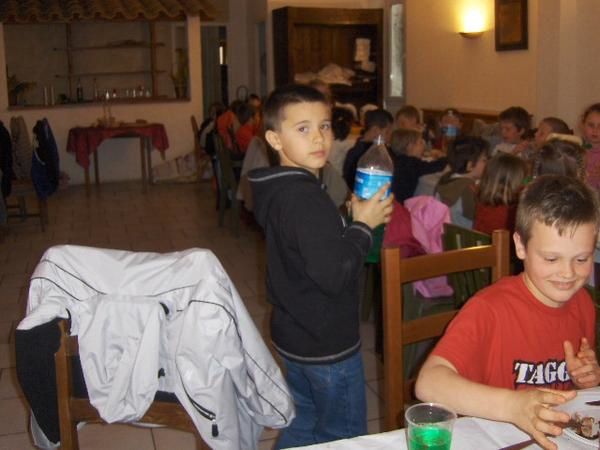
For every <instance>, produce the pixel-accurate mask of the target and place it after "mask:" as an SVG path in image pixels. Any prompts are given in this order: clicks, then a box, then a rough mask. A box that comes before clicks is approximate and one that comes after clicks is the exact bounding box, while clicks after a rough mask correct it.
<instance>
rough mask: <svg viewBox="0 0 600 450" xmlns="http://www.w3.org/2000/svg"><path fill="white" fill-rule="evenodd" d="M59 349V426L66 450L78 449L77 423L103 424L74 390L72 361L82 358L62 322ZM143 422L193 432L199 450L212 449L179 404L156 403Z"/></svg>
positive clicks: (152, 405)
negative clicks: (77, 357) (74, 358)
mask: <svg viewBox="0 0 600 450" xmlns="http://www.w3.org/2000/svg"><path fill="white" fill-rule="evenodd" d="M59 328H60V347H59V349H58V351H57V352H56V354H55V355H54V360H55V363H56V388H57V389H56V390H57V401H58V416H59V422H60V423H59V425H60V444H61V447H60V448H61V449H63V450H78V449H79V441H78V436H77V423H78V422H102V419H101V418H100V415H99V414H98V411H97V410H96V408H94V407H93V406H92V404H91V403H90V401H89V399H87V398H79V397H75V395H74V389H73V373H72V358H73V357H76V356H78V355H79V345H78V341H77V337H75V336H69V334H68V329H69V325H68V322H67V321H65V320H63V321H61V322H59ZM140 422H142V423H154V424H158V425H164V426H167V427H169V428H175V429H178V430H182V431H188V432H191V433H194V434H195V436H196V448H197V449H198V450H209V449H210V447H209V446H208V445H206V443H205V442H204V441H203V440H202V438H201V437H200V434H199V433H198V431H197V429H196V427H195V425H194V422H193V421H192V419H191V418H190V416H189V415H188V413H187V412H186V410H185V409H184V408H183V406H181V404H180V403H179V402H176V401H175V402H170V401H169V402H167V401H156V400H155V401H154V402H153V403H152V404H151V405H150V408H148V411H147V412H146V414H145V415H144V416H143V417H142V418H141V419H140Z"/></svg>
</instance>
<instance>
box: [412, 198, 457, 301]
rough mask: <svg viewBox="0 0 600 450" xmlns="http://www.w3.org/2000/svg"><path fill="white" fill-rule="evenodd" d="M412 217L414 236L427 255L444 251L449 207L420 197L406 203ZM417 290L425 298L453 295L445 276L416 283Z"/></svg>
mask: <svg viewBox="0 0 600 450" xmlns="http://www.w3.org/2000/svg"><path fill="white" fill-rule="evenodd" d="M404 206H405V207H406V209H408V211H409V213H410V217H411V225H412V233H413V236H414V237H415V239H416V240H417V241H419V243H420V244H421V245H422V246H423V249H425V251H426V252H427V253H440V252H442V251H443V247H442V234H443V233H444V224H445V223H450V211H449V209H448V206H446V205H445V204H444V203H442V202H440V201H439V200H437V199H435V198H434V197H431V196H429V195H419V196H417V197H412V198H409V199H407V200H406V201H405V202H404ZM415 288H416V289H417V290H418V291H419V293H420V294H421V295H423V296H424V297H428V298H431V297H443V296H450V295H452V293H453V291H452V288H451V287H450V286H449V285H448V281H447V279H446V277H445V276H443V277H436V278H431V279H429V280H423V281H417V282H415Z"/></svg>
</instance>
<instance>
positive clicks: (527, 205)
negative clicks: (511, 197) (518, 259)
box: [515, 175, 600, 245]
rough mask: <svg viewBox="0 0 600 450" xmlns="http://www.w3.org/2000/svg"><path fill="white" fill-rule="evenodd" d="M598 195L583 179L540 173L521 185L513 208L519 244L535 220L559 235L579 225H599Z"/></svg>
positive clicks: (529, 235)
mask: <svg viewBox="0 0 600 450" xmlns="http://www.w3.org/2000/svg"><path fill="white" fill-rule="evenodd" d="M599 208H600V203H599V202H598V196H597V194H596V192H594V191H593V190H592V189H591V188H590V187H589V186H588V185H587V184H586V183H585V182H583V181H581V180H579V179H577V178H573V177H566V176H563V175H544V176H541V177H538V178H536V179H535V180H534V181H532V182H531V183H530V184H529V185H527V186H526V187H525V189H524V190H523V193H522V194H521V198H520V201H519V206H518V208H517V219H516V224H515V231H516V232H517V233H519V236H520V237H521V242H522V243H523V245H527V242H529V239H530V238H531V229H532V228H533V224H534V223H535V222H536V221H537V222H540V223H543V224H544V225H546V226H551V227H554V228H556V229H557V230H558V234H559V235H561V236H562V234H563V233H564V232H565V231H567V230H569V229H573V228H576V227H578V226H579V225H581V224H587V223H589V224H593V225H594V226H595V227H596V228H598V225H599V224H600V212H599V211H600V210H599Z"/></svg>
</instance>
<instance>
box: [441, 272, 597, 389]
mask: <svg viewBox="0 0 600 450" xmlns="http://www.w3.org/2000/svg"><path fill="white" fill-rule="evenodd" d="M595 324H596V310H595V307H594V305H593V303H592V300H591V298H590V296H589V294H588V292H587V291H586V290H585V289H584V288H582V289H580V290H579V291H578V292H577V293H575V295H573V297H572V298H571V299H570V300H569V301H568V302H567V303H566V304H565V305H564V306H563V307H561V308H551V307H549V306H546V305H544V304H543V303H541V302H540V301H539V300H537V299H536V298H535V297H534V296H533V294H532V293H531V292H530V291H529V289H528V288H527V286H526V285H525V283H524V281H523V276H522V275H517V276H514V277H505V278H503V279H501V280H500V281H498V282H497V283H495V284H493V285H492V286H489V287H487V288H486V289H484V290H482V291H480V292H478V293H477V294H476V295H475V296H474V297H473V298H472V299H471V300H469V301H468V302H467V304H466V305H465V306H464V307H463V308H462V310H461V311H460V312H459V314H458V315H457V316H456V318H455V319H454V320H453V321H452V322H451V323H450V325H449V326H448V329H447V331H446V333H445V334H444V336H443V337H442V339H441V340H440V341H439V343H438V345H437V346H436V348H435V349H434V351H433V354H435V355H437V356H441V357H442V358H444V359H446V360H448V361H449V362H450V363H452V365H453V366H454V367H455V368H456V370H458V373H459V374H460V375H462V376H463V377H465V378H467V379H469V380H471V381H475V382H477V383H482V384H485V385H488V386H496V387H503V388H509V389H522V388H533V387H547V388H553V389H572V387H573V385H572V383H571V380H570V378H569V375H568V373H567V368H566V363H565V354H564V350H563V342H564V341H565V340H569V341H571V343H572V344H573V346H574V348H575V351H577V349H578V348H579V345H580V343H581V338H582V337H586V338H587V339H588V341H589V342H590V345H591V346H592V348H595Z"/></svg>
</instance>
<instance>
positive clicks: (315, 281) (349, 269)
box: [249, 85, 392, 449]
mask: <svg viewBox="0 0 600 450" xmlns="http://www.w3.org/2000/svg"><path fill="white" fill-rule="evenodd" d="M264 124H265V129H266V133H265V138H266V140H267V142H268V143H269V144H270V145H271V147H272V148H273V149H274V150H275V151H276V152H277V154H278V155H279V159H280V164H281V165H280V166H279V167H269V168H261V169H256V170H254V171H252V172H250V175H249V180H250V183H251V186H252V189H253V195H254V201H255V207H254V212H255V216H256V220H257V222H258V223H259V224H260V225H261V226H262V227H263V229H264V230H265V234H266V243H267V297H268V301H269V302H270V303H271V304H272V305H273V308H272V313H271V339H272V342H273V346H274V347H275V350H277V352H278V353H279V355H280V356H281V358H282V360H283V362H284V365H285V367H286V371H287V375H286V378H287V382H288V384H289V387H290V390H291V392H292V395H293V396H294V402H295V406H296V418H295V420H294V421H293V422H292V424H291V425H290V426H289V427H288V428H286V429H284V430H283V431H282V433H281V435H280V437H279V439H278V442H277V445H276V448H277V449H280V448H287V447H297V446H302V445H309V444H315V443H319V442H327V441H332V440H336V439H341V438H349V437H352V436H357V435H361V434H366V433H367V428H366V426H367V425H366V401H365V391H364V373H363V366H362V359H361V354H360V335H359V313H358V303H359V292H358V291H359V289H358V279H359V278H360V276H359V275H360V272H361V270H362V268H363V265H364V261H365V257H366V255H367V252H368V251H369V248H370V246H371V240H372V235H371V230H372V229H373V228H375V227H376V226H378V225H379V224H381V223H386V222H388V221H389V219H390V215H391V212H392V198H391V197H388V198H386V199H383V197H384V195H385V190H386V189H387V188H389V185H388V186H384V187H383V188H382V189H380V190H379V191H378V192H377V193H376V194H375V196H374V197H372V198H371V199H370V200H366V201H360V200H358V199H357V198H355V197H354V198H353V199H352V201H351V205H352V215H353V217H354V221H353V222H352V223H350V224H349V225H346V224H345V223H344V219H343V218H342V216H340V214H339V212H338V209H337V208H336V206H335V205H334V204H333V202H332V201H331V199H330V198H329V196H328V195H327V193H326V192H324V191H323V189H322V186H321V185H320V183H319V181H318V178H317V176H318V171H319V169H320V168H321V167H323V165H324V164H325V163H326V161H327V156H328V154H329V149H330V147H331V143H332V140H333V136H332V132H331V111H330V106H329V104H328V103H327V100H326V98H325V97H324V96H323V94H322V93H320V92H319V91H317V90H316V89H314V88H312V87H310V86H304V85H289V86H283V87H280V88H277V89H276V90H275V91H273V92H272V93H271V95H270V96H269V98H268V99H267V102H266V104H265V109H264Z"/></svg>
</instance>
